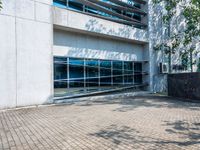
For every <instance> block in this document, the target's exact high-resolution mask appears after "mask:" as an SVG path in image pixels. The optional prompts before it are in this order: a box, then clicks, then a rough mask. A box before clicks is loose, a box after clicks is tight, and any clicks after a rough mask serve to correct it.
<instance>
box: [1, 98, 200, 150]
mask: <svg viewBox="0 0 200 150" xmlns="http://www.w3.org/2000/svg"><path fill="white" fill-rule="evenodd" d="M0 149H34V150H35V149H47V150H49V149H56V150H57V149H70V150H79V149H80V150H93V149H95V150H104V149H106V150H133V149H148V150H153V149H155V150H157V149H172V150H176V149H185V150H190V149H191V150H195V149H196V150H198V149H200V104H199V103H189V102H183V101H178V100H176V99H170V98H166V97H159V96H143V97H126V98H119V99H99V100H95V101H84V102H79V103H76V104H68V105H62V106H51V107H38V108H28V109H19V110H9V111H1V112H0Z"/></svg>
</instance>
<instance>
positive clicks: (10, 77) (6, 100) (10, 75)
mask: <svg viewBox="0 0 200 150" xmlns="http://www.w3.org/2000/svg"><path fill="white" fill-rule="evenodd" d="M0 33H1V34H0V74H1V75H0V82H1V84H0V99H1V100H0V108H3V107H15V106H16V92H17V91H16V90H17V89H16V68H17V65H16V41H15V36H16V34H15V18H14V17H11V16H5V15H0Z"/></svg>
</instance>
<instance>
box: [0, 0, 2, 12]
mask: <svg viewBox="0 0 200 150" xmlns="http://www.w3.org/2000/svg"><path fill="white" fill-rule="evenodd" d="M1 8H2V2H1V0H0V10H1Z"/></svg>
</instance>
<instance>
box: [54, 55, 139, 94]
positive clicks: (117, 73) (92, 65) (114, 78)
mask: <svg viewBox="0 0 200 150" xmlns="http://www.w3.org/2000/svg"><path fill="white" fill-rule="evenodd" d="M135 85H143V71H142V62H132V61H114V60H98V59H84V58H69V57H54V93H55V96H70V95H77V94H87V93H92V92H101V91H108V90H114V89H118V88H124V87H132V86H135Z"/></svg>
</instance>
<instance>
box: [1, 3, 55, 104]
mask: <svg viewBox="0 0 200 150" xmlns="http://www.w3.org/2000/svg"><path fill="white" fill-rule="evenodd" d="M2 3H3V5H2V7H3V9H2V10H1V11H0V26H1V28H0V32H1V34H0V43H1V44H0V49H1V51H0V53H1V55H0V57H1V60H0V61H1V62H0V68H1V76H0V81H1V83H2V84H1V86H0V98H1V103H0V108H10V107H19V106H27V105H37V104H43V103H48V102H49V100H51V97H52V95H53V53H52V48H53V44H52V43H53V24H52V11H51V7H52V1H46V2H45V3H44V1H42V0H37V2H36V1H35V0H19V1H15V0H3V1H2ZM44 5H45V8H44V11H41V9H43V6H44ZM36 7H37V8H36ZM46 8H48V9H46ZM41 13H45V14H41ZM39 14H41V16H40V18H39V17H38V15H39Z"/></svg>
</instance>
